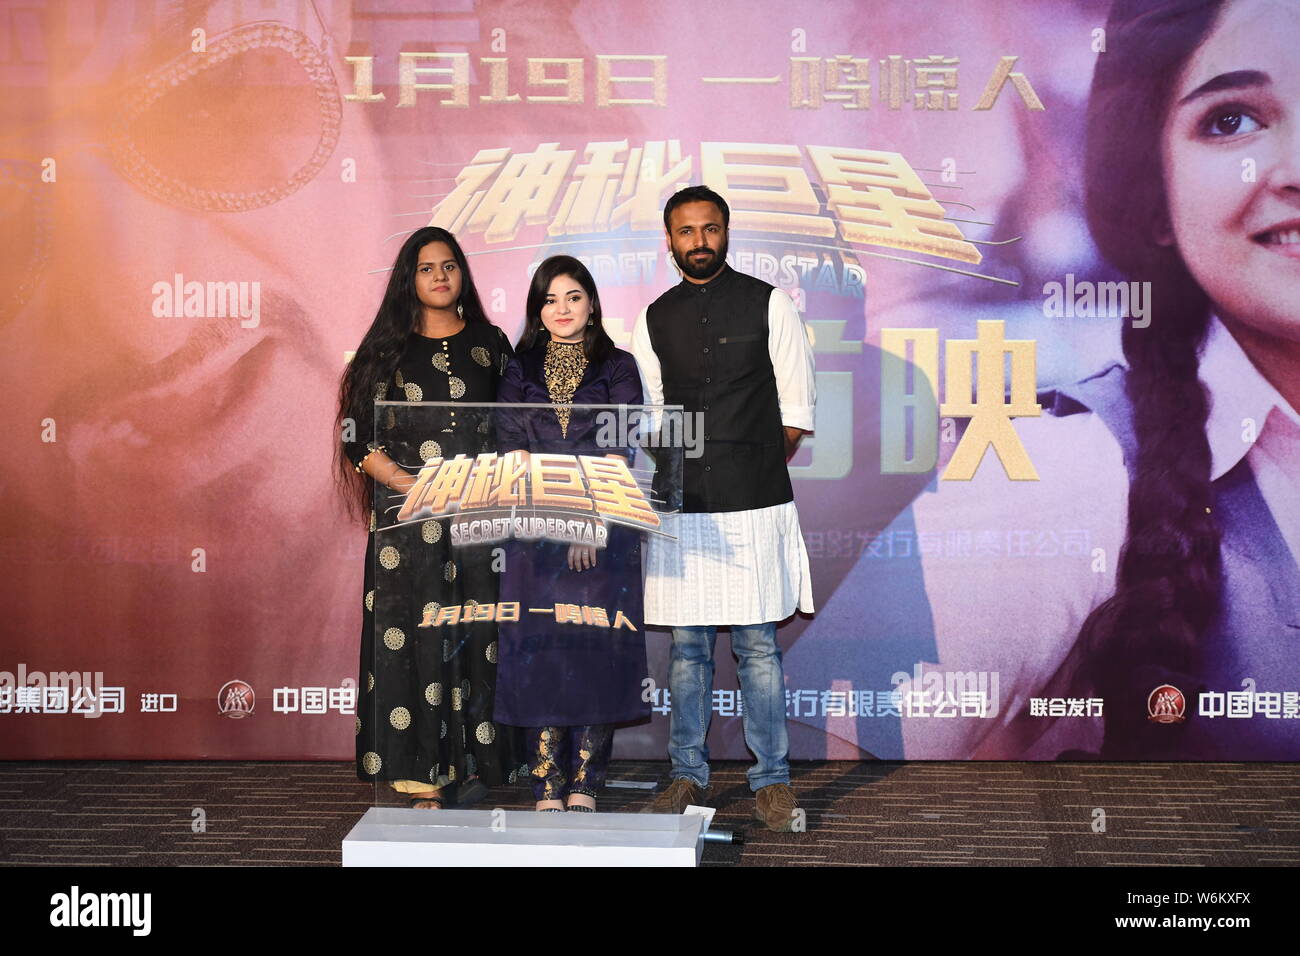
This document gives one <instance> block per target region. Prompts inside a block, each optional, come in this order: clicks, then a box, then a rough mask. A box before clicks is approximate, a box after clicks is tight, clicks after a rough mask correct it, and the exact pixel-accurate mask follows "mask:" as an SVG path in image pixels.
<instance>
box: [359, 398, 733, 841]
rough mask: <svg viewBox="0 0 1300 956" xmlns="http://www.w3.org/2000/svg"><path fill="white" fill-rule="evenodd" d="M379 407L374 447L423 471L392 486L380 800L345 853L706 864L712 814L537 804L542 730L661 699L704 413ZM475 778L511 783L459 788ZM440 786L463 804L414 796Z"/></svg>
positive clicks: (369, 654)
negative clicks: (679, 529)
mask: <svg viewBox="0 0 1300 956" xmlns="http://www.w3.org/2000/svg"><path fill="white" fill-rule="evenodd" d="M374 409H375V417H374V429H373V440H372V441H371V442H370V448H371V449H372V450H379V449H382V450H383V452H384V453H385V454H387V455H388V457H389V458H391V459H392V460H393V461H395V462H397V463H398V464H399V465H401V466H402V468H403V469H404V470H405V471H406V472H407V474H408V475H410V476H411V477H410V478H408V479H404V480H402V481H399V482H396V484H397V485H398V487H399V489H400V490H397V491H394V490H392V489H390V488H389V487H386V486H385V485H382V484H376V492H375V498H374V512H373V515H372V518H371V529H372V532H373V534H372V535H371V539H372V547H371V566H370V569H369V571H368V574H367V588H366V595H365V605H366V607H365V615H366V618H367V628H366V630H367V635H368V636H367V638H366V643H367V644H368V645H369V648H368V649H366V650H364V651H363V657H364V659H366V660H369V661H371V662H372V664H371V667H370V670H369V672H368V673H366V674H364V675H363V677H362V684H361V686H360V687H359V688H358V708H357V713H358V715H359V717H358V720H357V737H358V748H357V750H358V754H359V757H360V766H361V769H362V772H363V773H364V774H365V775H366V777H367V778H369V779H373V781H374V806H373V807H372V808H371V809H370V810H368V811H367V812H366V814H365V815H364V816H363V817H362V819H361V820H360V821H359V822H358V823H357V825H356V826H355V827H354V828H353V830H352V832H351V833H349V834H348V836H347V838H346V839H345V840H344V842H343V862H344V865H345V866H389V865H391V866H446V865H525V866H527V865H546V866H557V865H619V864H629V865H639V866H647V865H649V866H693V865H696V864H697V863H698V861H699V853H700V847H701V843H702V839H703V834H704V832H705V831H706V830H707V827H708V818H709V815H708V814H707V813H704V814H703V815H699V814H694V813H692V814H689V815H682V816H665V815H654V814H640V813H609V812H596V813H538V812H536V811H534V810H532V809H531V807H532V805H533V795H532V791H531V788H530V781H532V780H533V778H534V775H533V774H530V767H529V763H528V757H527V753H526V751H525V748H524V746H523V739H524V736H525V735H524V727H526V726H541V725H546V726H547V727H556V728H560V727H562V725H564V724H571V725H573V724H591V723H596V722H598V721H599V722H610V723H612V722H614V720H613V719H608V718H591V719H577V718H576V715H577V714H578V713H579V712H580V711H584V710H585V711H587V712H592V713H601V714H606V713H623V712H626V711H628V709H629V707H630V709H631V711H632V712H636V713H639V712H640V710H642V709H643V707H642V705H639V704H638V703H637V701H639V700H644V699H645V698H642V697H641V696H640V695H641V694H642V693H643V691H642V690H641V689H640V682H641V680H642V678H643V677H644V667H645V664H644V631H645V623H644V621H643V620H642V616H641V610H642V602H641V575H642V552H643V549H644V545H645V543H646V541H647V540H648V539H649V537H650V536H653V535H659V536H664V537H671V536H672V533H673V530H672V521H673V518H674V516H675V515H676V514H677V513H678V512H679V511H680V510H681V497H682V496H681V489H682V469H683V459H684V458H685V457H686V456H689V455H692V454H698V448H699V445H700V439H701V438H702V435H701V434H699V431H700V430H699V428H698V427H694V426H697V425H698V423H697V422H695V421H693V420H692V418H693V416H688V415H684V414H683V413H682V410H681V409H680V408H677V407H671V406H669V407H663V406H654V407H650V406H623V405H620V406H591V405H566V406H559V405H506V404H468V403H459V402H421V401H414V402H387V401H378V402H376V403H375V406H374ZM575 555H577V557H576V558H575ZM584 556H585V557H584ZM575 561H576V564H575ZM584 561H586V562H589V563H586V564H584V563H583V562H584ZM638 656H639V657H640V658H641V659H640V661H639V662H638V661H637V658H638ZM633 667H635V668H636V673H635V675H632V673H631V669H632V668H633ZM629 678H632V679H629ZM556 688H561V691H558V692H557V690H556ZM612 688H621V690H613V689H612ZM633 688H635V690H634V691H633V690H632V689H633ZM498 691H499V692H500V697H499V698H498V697H497V696H496V695H497V694H498ZM539 701H541V702H544V704H538V703H537V702H539ZM574 701H577V704H574V703H573V702H574ZM595 701H598V703H593V702H595ZM628 701H631V703H630V704H629V703H627V702H628ZM543 706H544V707H545V708H555V709H554V711H553V714H554V716H548V717H546V718H544V719H543V718H542V717H541V716H539V715H540V713H541V711H540V710H539V709H538V708H539V707H543ZM548 712H550V711H548ZM566 715H567V716H570V717H573V718H574V719H568V720H566V719H565V717H566ZM516 725H517V726H516ZM560 736H561V737H563V736H564V735H563V734H561V735H560ZM534 739H538V738H537V737H534ZM541 739H543V740H550V739H552V738H551V737H549V736H547V735H546V734H542V735H541ZM547 746H549V745H547ZM566 746H568V745H566ZM561 749H562V748H561ZM570 749H573V750H575V751H576V750H578V749H579V748H578V745H577V744H573V745H571V747H570ZM544 751H545V747H543V748H542V749H541V750H539V753H542V752H544ZM567 760H569V757H568V756H567V755H565V756H563V757H562V756H560V755H558V751H557V756H556V759H555V760H554V761H552V762H551V764H550V766H551V767H552V768H554V767H558V766H561V764H564V763H565V761H567ZM541 763H544V761H540V762H538V766H540V764H541ZM565 765H566V766H567V764H565ZM538 766H535V768H534V769H537V773H536V776H538V777H540V778H542V779H555V777H553V776H552V777H549V778H548V774H547V772H545V768H544V767H542V768H541V769H538ZM569 772H570V773H575V772H576V773H578V774H579V775H581V770H579V771H573V770H571V769H570V770H569ZM476 776H477V777H478V778H480V780H481V782H482V783H484V784H487V785H488V786H490V787H492V788H493V789H492V791H491V796H489V797H488V798H487V799H486V800H484V801H483V802H482V803H476V804H474V805H473V807H472V808H465V807H463V806H461V807H458V806H456V805H455V802H456V801H457V800H459V796H458V795H459V794H461V793H463V792H465V790H466V789H468V788H469V787H470V786H471V785H472V786H475V787H477V788H478V789H479V791H480V792H481V791H482V787H481V785H479V784H477V783H474V784H471V779H472V778H474V777H476ZM435 789H437V790H438V791H439V792H440V793H441V794H442V795H443V796H444V797H445V798H446V802H447V804H448V806H446V807H444V808H443V809H428V808H424V807H413V806H412V805H411V796H412V795H413V794H414V795H418V794H420V793H427V792H431V791H433V790H435ZM495 803H506V804H509V805H510V806H511V807H517V808H523V807H527V808H528V809H526V810H525V809H503V808H501V807H494V806H493V804H495ZM601 805H602V801H601V800H600V798H599V797H598V798H597V806H598V809H599V808H600V806H601Z"/></svg>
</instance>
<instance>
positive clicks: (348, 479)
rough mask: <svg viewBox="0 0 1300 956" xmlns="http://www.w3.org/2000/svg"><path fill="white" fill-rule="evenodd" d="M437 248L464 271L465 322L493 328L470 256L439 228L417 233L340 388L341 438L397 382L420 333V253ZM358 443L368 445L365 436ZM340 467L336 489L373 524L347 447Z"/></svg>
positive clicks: (397, 262) (338, 456)
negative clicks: (408, 345) (414, 336)
mask: <svg viewBox="0 0 1300 956" xmlns="http://www.w3.org/2000/svg"><path fill="white" fill-rule="evenodd" d="M431 242H445V243H446V244H447V247H448V248H449V249H451V254H452V258H454V259H455V260H456V265H457V266H458V267H459V268H460V298H459V299H458V300H457V304H458V305H459V306H460V312H461V317H462V318H463V319H464V320H465V321H466V322H467V323H469V322H484V323H488V322H489V320H488V317H487V315H486V314H485V313H484V311H483V303H482V302H481V301H480V300H479V296H478V289H477V288H476V287H475V286H474V277H473V276H472V275H471V274H470V271H469V263H468V262H467V261H466V259H465V252H464V250H463V249H461V247H460V243H458V242H457V241H456V237H455V236H453V235H452V234H451V233H450V232H448V231H447V230H446V229H440V228H438V227H437V226H425V227H424V228H422V229H417V230H415V232H413V233H411V235H410V236H409V237H407V240H406V241H405V242H404V243H402V248H401V249H399V250H398V252H397V258H396V259H394V260H393V268H392V270H391V271H390V272H389V274H388V286H387V288H385V289H384V298H383V301H381V302H380V303H379V310H378V311H377V312H376V313H375V318H374V321H373V322H371V323H370V328H368V329H367V330H366V334H365V335H364V336H363V337H362V339H361V344H360V345H359V346H357V353H356V355H355V356H354V357H353V359H352V361H351V362H350V363H348V367H347V368H346V369H345V370H344V372H343V377H342V380H341V381H340V383H339V410H338V416H337V417H336V419H335V425H336V428H337V431H336V434H341V432H342V428H343V423H344V421H345V420H348V419H350V420H351V421H352V422H354V423H357V422H368V421H370V420H371V419H372V416H373V410H374V402H375V400H376V398H377V397H382V396H380V395H379V391H380V389H381V388H382V387H383V386H386V385H387V384H388V382H389V380H390V379H392V377H393V372H394V371H396V370H397V365H398V363H399V362H400V361H401V358H402V352H403V351H404V350H405V348H406V343H407V342H408V341H409V339H410V335H411V333H412V332H415V331H417V330H418V329H419V327H420V315H421V311H422V309H423V305H422V304H421V302H420V299H419V296H418V295H416V291H415V275H416V268H417V266H418V265H419V258H420V250H421V249H423V248H424V247H425V246H427V245H428V244H429V243H431ZM489 324H490V323H489ZM358 437H359V438H361V440H363V441H364V436H358ZM335 463H336V465H337V470H336V475H335V477H336V483H337V485H338V487H339V491H340V492H341V493H342V495H343V497H344V499H345V500H346V501H347V502H348V506H349V509H350V510H351V511H352V512H353V514H355V515H356V516H357V517H359V518H363V519H367V520H368V518H369V512H370V490H369V487H368V483H367V480H366V476H365V475H362V474H359V473H358V472H357V471H356V469H355V468H353V467H352V463H351V462H350V461H349V460H348V458H347V455H346V454H345V453H344V451H343V446H342V445H341V444H339V445H337V446H336V452H335Z"/></svg>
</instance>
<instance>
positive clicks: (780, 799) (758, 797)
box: [754, 783, 804, 833]
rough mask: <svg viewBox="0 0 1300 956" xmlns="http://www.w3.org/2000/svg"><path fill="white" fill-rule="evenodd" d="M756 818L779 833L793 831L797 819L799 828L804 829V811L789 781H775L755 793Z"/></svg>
mask: <svg viewBox="0 0 1300 956" xmlns="http://www.w3.org/2000/svg"><path fill="white" fill-rule="evenodd" d="M754 819H755V820H758V821H760V822H762V823H764V824H766V826H767V828H768V829H769V830H775V831H776V832H777V833H789V832H791V831H792V830H794V829H795V828H796V827H795V824H796V821H797V822H798V829H799V830H803V819H804V815H803V811H802V810H800V809H799V801H798V800H796V799H795V797H794V791H793V790H791V789H790V785H789V784H788V783H774V784H772V785H770V786H767V787H763V788H762V789H761V790H759V791H758V792H757V793H756V794H754Z"/></svg>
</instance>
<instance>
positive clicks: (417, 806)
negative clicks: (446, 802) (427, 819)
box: [411, 795, 442, 810]
mask: <svg viewBox="0 0 1300 956" xmlns="http://www.w3.org/2000/svg"><path fill="white" fill-rule="evenodd" d="M411 809H412V810H441V809H442V797H439V796H432V797H431V796H428V795H425V796H422V797H421V796H412V797H411Z"/></svg>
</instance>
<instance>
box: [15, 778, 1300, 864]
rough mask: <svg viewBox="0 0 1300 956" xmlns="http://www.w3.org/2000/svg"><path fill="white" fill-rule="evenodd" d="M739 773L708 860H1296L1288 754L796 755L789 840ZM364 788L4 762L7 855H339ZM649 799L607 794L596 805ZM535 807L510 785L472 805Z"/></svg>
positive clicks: (307, 859) (170, 858) (1296, 792)
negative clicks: (724, 837)
mask: <svg viewBox="0 0 1300 956" xmlns="http://www.w3.org/2000/svg"><path fill="white" fill-rule="evenodd" d="M665 770H666V764H665V763H662V762H649V761H616V762H615V764H614V766H613V767H612V768H611V773H610V778H611V779H622V780H643V781H652V780H658V779H660V777H661V775H662V774H663V773H664V772H665ZM744 770H745V765H744V764H740V763H720V764H717V765H716V766H715V768H714V779H713V782H714V799H713V801H712V802H713V805H714V806H716V807H718V813H717V816H716V817H715V820H714V826H715V827H717V828H722V829H731V830H740V831H744V837H745V840H746V842H745V844H744V845H742V846H723V845H716V844H711V845H709V846H707V847H706V849H705V851H704V865H706V866H736V865H740V866H780V865H788V864H796V865H805V866H822V865H858V866H913V865H915V866H933V865H945V866H951V865H957V866H961V865H985V866H988V865H993V866H1012V867H1023V866H1048V865H1051V866H1113V865H1123V866H1135V865H1136V866H1167V865H1184V866H1185V865H1192V866H1196V865H1204V866H1222V865H1235V866H1296V865H1298V864H1300V765H1295V764H1226V763H1178V764H1174V763H1162V764H1100V763H1078V764H1061V763H1055V764H1053V763H1038V764H1033V763H974V762H969V763H910V764H900V763H850V762H800V763H796V764H795V765H794V781H793V783H794V787H795V790H796V792H797V793H798V796H799V800H800V803H801V804H802V805H803V807H805V808H806V810H807V831H806V832H804V833H793V834H776V833H770V832H768V831H766V830H763V829H761V828H759V827H758V826H757V825H755V824H754V823H753V822H752V821H751V819H750V814H751V813H752V810H753V798H752V796H751V795H750V793H749V791H748V788H747V787H746V785H745V776H744ZM372 799H373V789H372V788H371V787H369V786H367V785H365V784H362V783H360V782H358V781H357V779H356V777H355V776H354V773H353V768H352V764H350V763H310V762H276V763H270V762H257V763H253V762H247V763H229V762H220V763H218V762H193V763H186V762H129V763H127V762H91V761H75V762H57V763H34V762H11V763H0V864H2V865H6V866H39V865H77V866H84V865H90V866H140V865H164V866H166V865H177V864H183V865H191V866H193V865H223V866H280V865H292V866H302V865H314V866H338V865H339V862H340V857H341V850H340V843H341V841H342V839H343V837H344V835H345V834H346V833H347V832H348V831H349V830H350V829H351V827H352V825H353V824H354V823H356V821H357V819H358V818H359V817H360V816H361V814H362V813H363V812H364V811H365V809H366V807H367V806H368V805H369V804H370V803H371V801H372ZM648 799H649V795H648V794H647V792H645V791H632V790H622V789H608V788H607V789H606V791H605V794H604V796H603V798H602V800H601V809H602V810H610V811H622V810H635V809H637V808H638V807H639V806H641V805H642V804H643V803H644V802H645V801H647V800H648ZM530 806H531V801H530V799H529V797H528V794H527V793H526V791H525V790H524V789H522V788H520V787H508V788H501V789H498V790H494V791H492V793H491V794H490V796H489V797H488V799H487V800H486V801H485V802H484V803H482V804H480V805H479V807H480V808H483V809H486V808H489V807H505V808H509V809H527V808H528V807H530ZM427 812H430V813H435V812H437V811H427Z"/></svg>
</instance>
